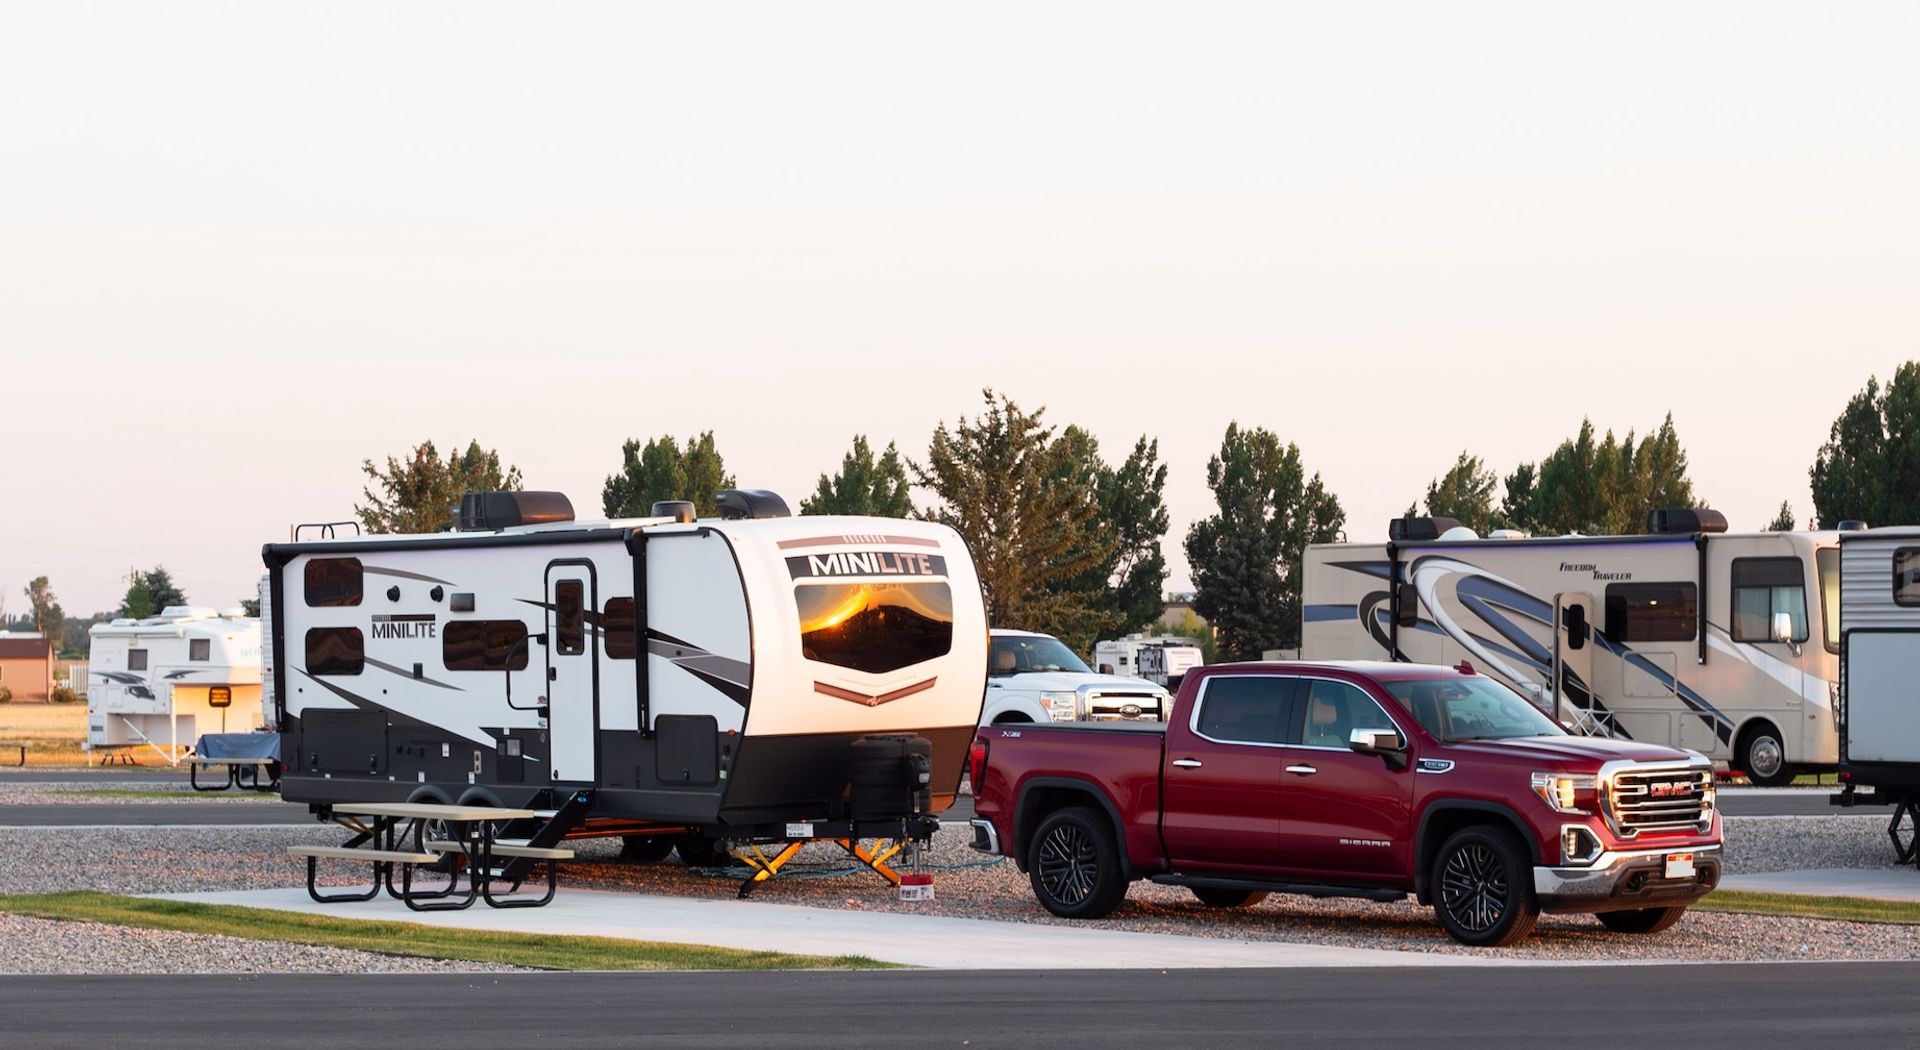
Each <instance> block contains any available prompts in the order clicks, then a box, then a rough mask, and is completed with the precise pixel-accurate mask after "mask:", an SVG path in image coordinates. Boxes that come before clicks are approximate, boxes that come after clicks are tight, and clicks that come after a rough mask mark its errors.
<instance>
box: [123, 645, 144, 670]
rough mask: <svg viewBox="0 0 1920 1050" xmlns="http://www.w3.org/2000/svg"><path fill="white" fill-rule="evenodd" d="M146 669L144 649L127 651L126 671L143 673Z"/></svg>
mask: <svg viewBox="0 0 1920 1050" xmlns="http://www.w3.org/2000/svg"><path fill="white" fill-rule="evenodd" d="M146 669H147V651H146V650H145V649H128V650H127V670H129V671H144V670H146Z"/></svg>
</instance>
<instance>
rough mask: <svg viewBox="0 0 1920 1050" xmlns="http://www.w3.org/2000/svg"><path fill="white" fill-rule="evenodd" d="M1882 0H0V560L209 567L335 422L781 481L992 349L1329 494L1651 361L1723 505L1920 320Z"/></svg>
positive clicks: (1499, 448) (552, 484)
mask: <svg viewBox="0 0 1920 1050" xmlns="http://www.w3.org/2000/svg"><path fill="white" fill-rule="evenodd" d="M1917 30H1920V8H1916V7H1915V6H1914V5H1912V4H1904V3H1903V4H1860V3H1850V4H1846V5H1815V4H1798V5H1783V4H1757V3H1751V2H1741V3H1690V4H1686V5H1673V4H1643V5H1631V4H1625V5H1608V6H1603V7H1595V6H1591V5H1548V4H1539V3H1514V4H1466V3H1449V4H1433V3H1414V4H1328V3H1312V4H1299V5H1280V4H1266V3H1261V4H1248V5H1239V6H1236V5H1220V6H1215V5H1202V4H1192V3H1186V4H1161V5H1152V6H1144V7H1133V6H1128V5H1120V4H1114V3H1099V4H1084V5H1077V4H1056V5H1041V4H1033V3H1019V4H1004V5H996V4H972V5H964V6H947V7H936V6H930V5H905V4H899V3H881V4H871V5H842V4H820V3H810V4H793V3H780V4H767V5H740V4H729V5H713V4H651V5H643V4H637V3H614V4H580V3H570V4H551V3H521V4H483V3H474V2H469V0H463V2H459V3H446V4H424V3H416V4H351V3H335V2H327V3H304V4H291V3H268V2H262V0H244V2H235V3H229V4H190V3H167V2H162V0H145V2H139V3H126V4H107V3H98V4H77V3H73V2H71V0H55V2H46V3H38V2H31V0H8V2H6V3H4V4H0V366H3V367H0V391H4V396H0V426H4V428H5V432H6V435H7V441H6V452H5V454H4V456H0V593H4V595H5V600H6V608H7V609H8V611H10V612H14V613H19V612H22V611H24V610H25V609H26V600H25V598H24V597H22V595H21V593H20V591H21V588H22V587H24V586H25V584H26V582H27V580H28V579H30V578H31V577H33V576H36V575H40V574H42V573H45V574H47V575H49V576H50V577H51V578H52V583H53V587H54V589H55V590H56V592H57V593H58V595H59V597H60V599H61V601H62V603H63V604H64V605H65V607H66V609H67V610H68V611H69V612H70V613H74V614H85V613H90V612H93V611H95V610H99V609H106V608H110V607H111V606H112V605H114V604H115V603H116V602H117V601H118V598H119V595H120V593H121V592H122V591H123V590H124V588H125V584H124V581H123V579H122V577H123V576H124V575H125V573H126V572H127V570H128V569H129V568H130V567H134V566H139V567H148V566H151V565H153V564H155V563H164V564H165V565H166V566H167V567H168V568H169V569H170V570H172V571H173V573H174V575H175V578H176V579H177V580H178V581H179V582H180V583H181V584H182V585H183V586H184V587H185V589H186V591H187V593H188V594H189V595H190V596H191V598H192V599H193V600H194V601H195V602H196V603H198V604H210V605H217V606H226V605H231V604H233V603H234V602H235V601H236V600H237V599H238V598H240V597H241V596H243V595H246V594H250V593H252V589H253V586H254V582H255V580H256V579H257V577H258V575H259V573H260V571H261V569H260V562H259V557H258V552H259V546H260V544H261V543H263V542H267V541H271V540H276V539H283V538H285V536H286V533H287V527H288V525H289V524H290V523H293V522H296V521H314V520H328V519H336V518H345V517H349V516H350V515H351V510H352V504H353V502H354V500H355V499H356V498H357V497H358V496H359V492H360V483H361V478H360V476H359V471H358V465H359V463H360V461H361V460H362V459H363V458H367V457H373V458H376V459H377V458H380V457H384V456H385V455H387V454H389V453H399V452H401V451H403V450H404V449H406V448H408V447H410V446H411V445H413V444H414V443H416V442H418V441H420V440H422V439H427V438H431V439H433V440H434V441H436V442H438V443H439V444H440V445H441V446H442V448H446V447H448V446H450V445H453V444H455V443H464V442H465V441H466V440H467V439H468V438H473V437H477V438H478V439H479V440H480V441H481V442H482V444H484V445H487V446H489V447H493V448H497V449H499V450H500V452H501V453H502V455H503V456H504V457H505V458H506V459H507V460H508V461H510V462H512V463H515V464H518V465H519V466H520V467H521V469H522V470H523V471H524V472H525V474H526V477H527V482H528V486H529V487H532V488H553V489H559V490H561V491H564V492H566V493H568V494H569V495H570V496H571V497H572V498H573V501H574V504H575V506H576V507H577V508H579V509H580V510H581V511H582V512H583V516H586V515H597V514H598V512H599V495H600V486H601V482H602V480H603V479H604V478H605V476H606V475H607V474H608V473H610V472H611V471H613V470H614V469H615V468H616V467H617V466H618V463H619V449H620V442H621V441H622V440H623V439H624V438H627V437H635V436H637V437H642V438H645V437H650V436H655V435H659V434H662V433H671V434H674V435H677V436H680V437H683V438H684V437H685V436H687V435H688V434H691V433H693V432H696V431H700V430H706V429H712V430H714V431H715V432H716V434H717V436H718V440H719V442H720V447H721V450H722V451H723V453H724V454H725V456H726V459H727V464H728V466H729V467H730V468H732V470H733V471H734V472H735V474H736V475H737V476H738V478H739V480H740V482H741V483H742V484H744V485H748V486H754V487H767V488H773V489H775V490H777V491H780V492H782V493H784V494H785V495H786V496H787V497H788V499H789V501H790V502H793V503H795V504H797V503H798V502H799V499H800V498H801V497H802V496H803V495H805V494H806V493H807V491H808V490H810V489H811V487H812V485H813V483H814V480H815V478H816V477H817V476H818V475H819V473H821V472H822V471H830V470H833V469H835V468H836V467H837V465H838V463H839V460H840V457H841V455H842V453H843V452H844V451H845V450H846V448H847V445H848V443H849V440H850V438H851V437H852V435H853V434H854V433H856V432H864V433H866V434H868V435H869V436H870V437H871V438H872V439H873V440H874V441H875V443H876V444H878V445H884V444H885V443H886V442H887V441H889V440H893V441H898V442H899V443H900V445H901V447H902V448H903V449H904V450H905V451H906V452H908V454H910V455H912V456H916V457H919V456H923V455H924V453H925V449H926V444H927V439H928V436H929V435H930V434H931V432H932V430H933V427H934V425H935V424H936V423H937V422H938V421H940V420H949V421H951V420H953V419H955V418H957V417H959V416H962V415H972V414H975V413H977V412H978V411H979V409H980V398H979V394H978V391H979V389H980V388H981V387H985V386H991V387H994V388H996V389H998V390H1002V391H1005V392H1006V393H1008V394H1010V395H1012V396H1013V397H1014V398H1015V399H1016V400H1018V401H1019V402H1020V403H1021V404H1023V405H1027V406H1035V405H1043V404H1044V405H1045V406H1047V409H1048V417H1049V418H1050V419H1051V420H1052V421H1054V422H1056V423H1062V424H1064V423H1069V422H1077V423H1079V424H1081V425H1083V426H1085V427H1087V428H1088V429H1089V430H1091V431H1092V432H1093V433H1094V434H1095V435H1096V436H1098V437H1099V438H1100V440H1101V441H1102V443H1103V445H1104V447H1105V449H1106V450H1107V451H1108V452H1109V453H1110V454H1111V456H1112V457H1113V458H1115V459H1117V458H1118V457H1120V456H1121V455H1123V454H1124V453H1125V451H1126V450H1127V448H1128V447H1129V446H1130V445H1131V443H1132V441H1133V439H1134V437H1135V436H1137V435H1139V434H1141V433H1143V432H1144V433H1147V434H1151V435H1154V436H1157V437H1158V438H1159V439H1160V442H1161V453H1162V456H1163V458H1164V459H1165V460H1166V462H1167V463H1168V464H1169V465H1170V468H1171V469H1170V474H1169V480H1168V487H1167V497H1168V502H1169V505H1170V509H1171V512H1172V517H1173V531H1172V533H1171V534H1170V536H1169V542H1168V555H1169V558H1170V560H1171V561H1172V562H1173V565H1174V569H1175V573H1174V577H1173V578H1172V579H1171V580H1169V586H1170V587H1175V588H1178V587H1184V586H1185V585H1186V583H1187V576H1186V567H1185V559H1184V556H1183V555H1182V553H1181V549H1180V540H1181V538H1182V537H1184V536H1185V534H1186V530H1187V528H1188V526H1189V525H1190V524H1191V523H1192V522H1193V521H1194V520H1195V519H1196V518H1198V517H1200V516H1203V515H1204V514H1206V513H1207V512H1208V510H1209V508H1210V502H1209V493H1208V491H1207V489H1206V485H1205V465H1206V460H1207V457H1208V456H1209V455H1210V454H1211V453H1212V452H1214V451H1215V450H1216V449H1217V448H1218V446H1219V442H1220V437H1221V433H1222V431H1223V430H1224V429H1225V427H1226V425H1227V423H1228V422H1229V421H1230V420H1238V421H1240V422H1241V423H1242V424H1243V425H1247V426H1264V427H1268V428H1270V429H1272V430H1274V431H1276V432H1278V433H1279V434H1280V435H1281V436H1282V438H1283V439H1285V440H1288V441H1293V442H1297V443H1298V444H1299V445H1300V448H1301V450H1302V452H1303V454H1304V456H1305V458H1306V461H1307V463H1308V465H1309V467H1310V468H1311V469H1315V470H1318V471H1320V472H1321V474H1322V475H1323V476H1324V478H1325V480H1326V482H1327V484H1328V485H1329V486H1330V487H1331V488H1332V489H1333V490H1334V491H1335V492H1336V493H1337V494H1338V495H1339V496H1340V498H1341V501H1342V502H1343V503H1344V504H1345V506H1346V508H1347V510H1348V520H1349V526H1348V531H1349V535H1350V536H1351V537H1352V538H1354V539H1367V538H1376V537H1380V536H1383V535H1384V532H1385V522H1386V520H1387V518H1389V517H1390V516H1392V515H1394V514H1396V513H1398V512H1400V511H1401V510H1402V509H1404V508H1405V507H1406V505H1407V503H1408V502H1409V501H1410V500H1412V499H1413V498H1415V497H1416V496H1417V495H1419V494H1420V493H1421V492H1422V491H1423V490H1424V487H1425V485H1426V483H1427V481H1428V480H1429V479H1430V478H1432V477H1433V476H1435V475H1436V474H1438V473H1440V472H1442V471H1444V470H1445V469H1446V468H1447V467H1448V466H1449V465H1450V464H1451V463H1452V461H1453V458H1454V456H1455V454H1457V453H1458V452H1459V451H1460V450H1461V449H1463V448H1464V449H1470V450H1472V451H1474V452H1476V453H1478V454H1480V455H1483V456H1485V457H1486V458H1487V459H1488V460H1489V461H1490V462H1491V463H1492V464H1494V465H1495V467H1496V468H1497V469H1499V470H1500V471H1501V472H1502V473H1504V472H1505V471H1507V470H1510V469H1511V468H1512V467H1513V465H1514V464H1515V463H1516V462H1518V461H1521V460H1534V459H1538V458H1539V457H1540V456H1542V455H1544V454H1546V453H1547V452H1548V451H1549V450H1551V449H1552V447H1553V446H1554V445H1555V444H1557V443H1558V442H1559V441H1560V440H1561V439H1563V438H1565V437H1567V436H1568V435H1570V434H1571V433H1572V432H1573V431H1574V429H1575V428H1576V427H1577V426H1578V424H1579V422H1580V419H1581V417H1582V416H1583V415H1585V416H1591V417H1592V418H1593V420H1594V422H1595V424H1596V425H1597V426H1599V427H1600V428H1602V429H1605V428H1608V427H1612V428H1614V429H1616V430H1618V431H1621V432H1624V431H1625V430H1627V429H1628V428H1634V429H1638V430H1641V431H1645V430H1646V429H1648V428H1650V427H1652V426H1656V425H1658V423H1659V421H1660V419H1661V417H1662V416H1663V415H1664V414H1665V413H1666V412H1668V411H1672V412H1673V414H1674V419H1675V422H1676V424H1677V425H1678V427H1679V429H1680V434H1681V437H1682V439H1683V441H1684V443H1685V445H1686V447H1687V450H1688V452H1689V454H1690V456H1691V462H1692V476H1693V478H1694V480H1695V482H1696V487H1697V489H1698V491H1699V492H1700V493H1702V494H1703V495H1704V496H1705V497H1706V499H1707V500H1708V501H1709V502H1710V503H1711V504H1712V505H1713V506H1716V507H1718V508H1720V509H1722V510H1723V511H1725V512H1726V513H1727V515H1728V516H1729V518H1730V519H1731V520H1732V522H1733V524H1734V527H1735V528H1755V527H1758V526H1760V525H1762V524H1763V523H1764V522H1765V521H1766V520H1767V519H1768V518H1769V517H1770V516H1771V515H1772V512H1773V510H1774V508H1775V507H1776V506H1777V505H1778V504H1779V502H1780V500H1781V499H1783V498H1787V499H1791V500H1792V502H1793V505H1794V509H1795V512H1796V513H1797V514H1798V516H1799V517H1800V518H1801V519H1802V520H1803V521H1804V519H1805V518H1806V517H1807V516H1808V515H1809V513H1810V512H1811V507H1810V501H1809V498H1808V495H1807V467H1808V465H1809V464H1810V463H1811V461H1812V459H1813V457H1814V453H1815V451H1816V449H1817V448H1818V446H1819V445H1820V443H1821V442H1822V441H1823V440H1824V439H1825V436H1826V432H1827V428H1828V426H1829V425H1830V423H1831V422H1832V420H1833V418H1834V416H1835V415H1837V414H1838V413H1839V411H1840V409H1841V407H1842V406H1843V405H1844V404H1845V401H1846V399H1847V398H1848V396H1850V395H1851V394H1852V393H1853V392H1854V391H1856V390H1858V389H1859V388H1860V387H1861V386H1863V385H1864V384H1865V382H1866V380H1867V377H1868V376H1869V375H1878V376H1880V377H1881V378H1882V379H1884V378H1885V377H1886V376H1888V375H1889V374H1890V373H1891V372H1892V371H1893V369H1894V367H1895V366H1896V365H1898V364H1899V363H1900V362H1902V361H1904V360H1907V359H1909V358H1913V357H1920V342H1917V341H1916V339H1915V332H1916V322H1920V297H1916V295H1915V293H1914V290H1915V289H1916V288H1917V287H1920V202H1916V199H1915V194H1916V187H1920V134H1917V132H1920V127H1917V126H1916V125H1917V124H1920V116H1917V114H1920V106H1916V104H1915V103H1916V100H1920V32H1917Z"/></svg>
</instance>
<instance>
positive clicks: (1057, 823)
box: [1027, 806, 1127, 919]
mask: <svg viewBox="0 0 1920 1050" xmlns="http://www.w3.org/2000/svg"><path fill="white" fill-rule="evenodd" d="M1027 878H1028V880H1029V881H1030V882H1031V883H1032V884H1033V895H1034V897H1035V898H1037V899H1038V900H1039V901H1040V906H1041V907H1043V908H1045V909H1047V910H1048V911H1050V912H1052V913H1053V914H1055V915H1058V916H1060V917H1061V918H1063V919H1098V918H1100V917H1101V916H1103V915H1106V914H1108V913H1109V912H1111V911H1113V909H1115V908H1118V907H1119V906H1120V902H1121V901H1123V900H1125V899H1126V897H1127V877H1126V874H1125V872H1123V871H1122V870H1121V866H1120V847H1119V846H1118V845H1117V844H1116V843H1115V842H1114V839H1113V826H1112V825H1111V824H1109V823H1108V822H1107V816H1106V814H1104V813H1101V812H1099V811H1098V810H1094V809H1089V808H1087V807H1085V806H1072V807H1069V808H1067V809H1061V810H1056V811H1054V812H1053V813H1051V814H1049V815H1048V816H1047V818H1046V819H1045V820H1042V821H1041V822H1040V826H1039V827H1038V828H1037V829H1035V830H1034V833H1033V841H1032V843H1031V844H1030V845H1029V846H1028V847H1027Z"/></svg>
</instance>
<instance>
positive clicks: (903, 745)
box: [264, 490, 987, 860]
mask: <svg viewBox="0 0 1920 1050" xmlns="http://www.w3.org/2000/svg"><path fill="white" fill-rule="evenodd" d="M720 506H721V509H722V514H723V517H722V518H719V519H703V520H695V519H694V517H693V507H692V504H689V503H668V504H660V505H657V506H656V507H655V508H654V509H655V511H656V512H657V513H658V514H659V516H657V517H649V518H639V519H630V520H618V521H608V522H577V521H574V520H573V510H572V506H571V504H569V503H568V502H567V500H566V497H564V496H562V495H560V494H558V493H542V492H514V493H470V494H468V496H467V497H466V498H465V499H464V500H463V501H462V504H461V508H460V511H459V516H458V521H457V523H456V527H455V529H454V531H451V532H443V533H437V534H432V535H380V536H364V537H345V538H323V539H315V540H309V541H295V542H291V543H276V544H270V545H268V546H267V547H266V548H265V550H264V556H265V560H266V564H267V568H268V571H269V575H270V577H271V585H270V587H269V592H270V598H269V602H270V613H271V618H270V622H271V623H272V625H273V629H272V635H271V639H270V646H271V649H272V667H273V678H274V681H273V696H274V698H275V703H276V706H277V707H278V709H279V710H278V715H279V718H278V724H279V726H280V731H281V756H282V760H283V761H284V762H285V763H286V770H285V773H284V774H283V778H282V780H281V794H282V796H283V797H285V798H287V799H289V800H293V801H298V802H306V803H309V804H312V805H314V806H316V807H322V806H326V805H329V804H333V803H342V802H368V801H395V802H408V801H412V802H420V801H432V802H443V803H456V804H461V805H494V806H508V807H525V808H531V809H535V810H552V811H554V814H555V815H554V816H553V817H552V818H551V819H550V820H549V821H548V823H547V824H546V826H545V827H543V828H542V829H540V830H539V832H538V833H537V834H536V835H535V836H533V838H534V839H535V840H536V841H539V842H541V843H542V844H548V843H551V842H552V841H554V840H557V839H558V838H560V837H562V836H565V835H574V836H578V835H581V834H584V833H594V834H622V835H625V836H627V838H628V841H629V844H630V845H631V846H636V847H638V848H637V849H636V850H635V852H636V853H639V854H643V855H651V856H658V855H660V854H661V853H663V852H664V848H659V849H656V847H661V846H663V844H673V843H676V842H677V843H678V844H679V845H680V847H681V849H682V853H683V855H686V856H688V857H689V859H692V858H693V857H696V856H697V857H699V858H701V859H702V860H708V859H710V858H713V857H716V856H718V855H719V854H717V853H716V848H717V846H716V844H718V843H724V842H740V841H771V840H776V839H806V838H816V837H818V838H845V837H852V838H859V837H882V836H883V835H889V836H892V837H913V838H923V837H925V836H927V835H930V834H931V833H932V830H933V828H934V827H935V826H936V824H937V822H936V821H935V819H934V817H933V814H936V813H938V812H940V811H941V810H944V809H946V808H947V807H948V806H949V805H951V804H952V802H953V799H954V797H955V794H956V793H957V791H958V787H959V781H960V775H961V772H962V767H963V766H964V765H965V761H966V756H967V751H968V748H969V746H970V745H971V743H972V740H973V734H974V728H975V726H976V724H977V723H978V720H979V715H980V705H981V698H982V696H983V694H984V693H985V686H986V667H987V628H986V611H985V607H984V603H983V602H982V599H981V595H980V585H979V581H978V578H977V577H976V576H975V573H974V567H973V561H972V559H971V557H970V556H969V555H968V553H967V548H966V544H965V543H964V542H963V541H962V540H961V539H960V537H959V535H958V534H957V533H955V532H954V531H953V530H951V529H949V528H947V527H945V526H941V525H936V524H932V523H928V522H920V521H902V520H893V519H879V518H856V517H800V518H795V517H788V516H786V515H787V508H786V505H785V504H784V503H783V502H781V501H780V499H779V497H777V496H774V495H772V494H771V493H765V492H739V491H732V490H730V491H728V492H725V493H721V494H720ZM296 535H297V533H296ZM903 830H904V834H903Z"/></svg>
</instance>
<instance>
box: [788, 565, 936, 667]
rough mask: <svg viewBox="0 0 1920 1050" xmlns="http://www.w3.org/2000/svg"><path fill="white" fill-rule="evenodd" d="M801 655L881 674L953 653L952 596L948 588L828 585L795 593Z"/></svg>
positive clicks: (801, 587) (804, 586) (806, 587)
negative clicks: (797, 607) (798, 611)
mask: <svg viewBox="0 0 1920 1050" xmlns="http://www.w3.org/2000/svg"><path fill="white" fill-rule="evenodd" d="M793 598H794V602H795V604H797V605H798V606H799V608H800V647H801V655H803V656H805V657H806V658H807V659H809V660H815V661H818V662H820V663H823V664H832V665H834V666H836V667H848V668H852V669H853V670H856V671H867V672H870V673H873V674H883V673H885V672H888V671H898V670H899V669H901V668H903V667H911V666H913V665H914V664H918V663H925V662H926V661H928V660H932V659H935V658H936V657H941V656H945V655H947V653H948V651H949V650H951V649H952V648H953V592H952V591H951V590H950V589H948V587H947V585H946V584H944V583H934V582H921V583H825V584H801V585H799V586H797V587H795V588H794V589H793Z"/></svg>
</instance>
